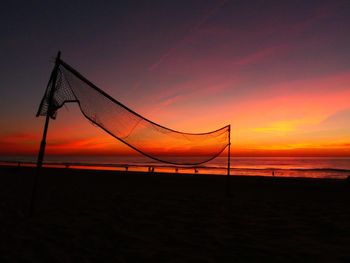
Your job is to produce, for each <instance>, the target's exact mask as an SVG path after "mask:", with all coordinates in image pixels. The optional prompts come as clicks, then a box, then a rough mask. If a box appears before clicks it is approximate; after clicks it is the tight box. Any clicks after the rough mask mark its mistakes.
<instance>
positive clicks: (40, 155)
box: [29, 51, 61, 216]
mask: <svg viewBox="0 0 350 263" xmlns="http://www.w3.org/2000/svg"><path fill="white" fill-rule="evenodd" d="M60 57H61V51H58V53H57V57H56V60H55V66H54V68H53V70H52V72H51V76H50V79H49V83H48V85H47V88H49V87H50V83H51V89H50V94H49V103H48V108H47V112H46V118H45V124H44V130H43V136H42V139H41V143H40V149H39V153H38V159H37V163H36V175H35V179H34V184H33V189H32V196H31V199H30V204H29V216H32V214H33V212H34V205H35V201H36V197H37V188H38V181H39V180H38V179H39V176H40V173H41V168H42V166H43V160H44V155H45V148H46V135H47V130H48V127H49V122H50V112H51V104H52V98H53V95H54V87H55V85H56V81H57V73H58V67H59V64H60Z"/></svg>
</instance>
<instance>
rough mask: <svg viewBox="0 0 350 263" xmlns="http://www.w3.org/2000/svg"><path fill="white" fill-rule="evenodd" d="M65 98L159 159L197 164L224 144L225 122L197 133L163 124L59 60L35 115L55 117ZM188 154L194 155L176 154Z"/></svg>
mask: <svg viewBox="0 0 350 263" xmlns="http://www.w3.org/2000/svg"><path fill="white" fill-rule="evenodd" d="M50 96H51V106H50V107H49V101H50ZM66 102H77V103H78V104H79V107H80V110H81V112H82V114H83V115H84V116H85V117H86V118H87V119H88V120H89V121H91V122H92V123H93V124H95V125H97V126H98V127H100V128H101V129H103V130H104V131H106V132H107V133H108V134H110V135H111V136H113V137H115V138H116V139H118V140H120V141H122V142H123V143H125V144H127V145H128V146H130V147H131V148H133V149H134V150H136V151H138V152H140V153H141V154H143V155H146V156H148V157H150V158H152V159H154V160H157V161H160V162H165V163H169V164H179V165H196V164H201V163H205V162H208V161H210V160H212V159H214V158H215V157H217V156H219V155H220V153H222V152H223V151H224V149H225V148H226V146H227V145H228V138H229V126H225V127H223V128H221V129H218V130H216V131H213V132H208V133H199V134H193V133H184V132H178V131H175V130H172V129H169V128H166V127H164V126H161V125H159V124H156V123H154V122H152V121H150V120H148V119H146V118H144V117H142V116H141V115H139V114H137V113H135V112H134V111H132V110H130V109H129V108H127V107H126V106H124V105H123V104H121V103H120V102H118V101H116V100H115V99H113V98H112V97H110V96H109V95H108V94H106V93H105V92H104V91H102V90H100V89H99V88H97V87H96V86H95V85H94V84H92V83H91V82H90V81H88V80H87V79H86V78H85V77H83V76H82V75H81V74H80V73H79V72H77V71H76V70H75V69H73V68H72V67H71V66H69V65H68V64H66V63H65V62H63V61H62V60H60V64H59V66H58V68H57V81H56V84H55V85H52V80H50V81H49V85H48V88H47V89H46V93H45V95H44V97H43V99H42V101H41V104H40V107H39V110H38V113H37V116H46V115H47V114H49V116H50V117H51V118H53V119H55V118H56V116H57V110H58V109H59V108H61V107H62V106H63V105H64V104H65V103H66ZM189 155H193V156H196V157H195V158H182V159H181V158H179V157H181V156H189ZM184 160H186V161H184ZM189 160H191V161H189Z"/></svg>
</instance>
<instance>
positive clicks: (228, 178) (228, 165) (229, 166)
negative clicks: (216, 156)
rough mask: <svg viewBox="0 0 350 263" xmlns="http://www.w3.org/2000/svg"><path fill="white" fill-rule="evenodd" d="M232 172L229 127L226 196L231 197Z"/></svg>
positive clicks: (229, 133) (229, 131)
mask: <svg viewBox="0 0 350 263" xmlns="http://www.w3.org/2000/svg"><path fill="white" fill-rule="evenodd" d="M230 170H231V125H229V126H228V149H227V176H226V195H227V196H229V195H230Z"/></svg>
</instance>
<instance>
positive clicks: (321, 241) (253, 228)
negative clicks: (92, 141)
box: [0, 167, 350, 262]
mask: <svg viewBox="0 0 350 263" xmlns="http://www.w3.org/2000/svg"><path fill="white" fill-rule="evenodd" d="M34 174H35V169H33V168H26V167H21V168H16V167H1V168H0V224H1V228H0V262H15V261H16V262H256V261H268V262H276V261H278V262H296V261H302V262H305V261H307V262H310V261H321V262H325V261H326V262H336V261H347V260H350V185H349V184H348V183H346V181H345V180H324V179H323V180H321V179H291V178H263V177H260V178H259V177H235V176H232V177H231V181H230V185H231V191H230V192H231V196H227V195H226V194H225V187H226V184H225V182H226V181H225V180H226V178H225V177H222V176H204V175H181V176H180V175H174V174H172V175H170V174H167V175H164V174H155V175H152V176H151V175H149V174H146V173H132V172H128V173H125V172H109V171H88V170H71V169H44V172H43V174H42V176H41V177H40V185H39V191H38V199H37V202H36V209H35V213H34V215H33V216H32V217H28V216H27V214H28V213H27V212H28V204H29V199H30V195H31V187H32V182H33V175H34Z"/></svg>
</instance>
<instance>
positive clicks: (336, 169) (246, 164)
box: [0, 156, 350, 179]
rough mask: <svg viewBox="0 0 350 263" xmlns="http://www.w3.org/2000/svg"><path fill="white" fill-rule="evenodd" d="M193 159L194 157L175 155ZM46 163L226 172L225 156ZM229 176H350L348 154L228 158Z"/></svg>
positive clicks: (29, 160) (51, 159)
mask: <svg viewBox="0 0 350 263" xmlns="http://www.w3.org/2000/svg"><path fill="white" fill-rule="evenodd" d="M177 158H179V159H181V160H183V159H187V158H190V159H192V160H193V159H195V157H177ZM35 161H36V156H0V163H1V162H2V163H8V162H13V165H18V163H19V162H21V165H31V166H32V165H34V164H35ZM44 163H45V164H46V165H48V166H57V167H65V166H67V167H70V168H86V169H108V170H126V169H128V170H129V171H145V172H147V171H148V170H149V167H153V168H154V170H155V171H156V172H171V173H174V172H176V173H180V174H181V173H193V174H198V175H200V174H216V175H226V174H227V157H218V158H216V159H214V160H212V161H210V162H208V163H205V164H202V165H199V166H177V167H176V166H173V165H168V164H163V163H159V162H156V161H153V160H150V159H149V158H147V157H142V156H141V157H140V156H137V157H135V156H46V157H45V160H44ZM230 172H231V175H243V176H279V177H311V178H337V179H343V178H346V177H348V176H350V158H348V157H342V158H340V157H232V158H231V169H230Z"/></svg>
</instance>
